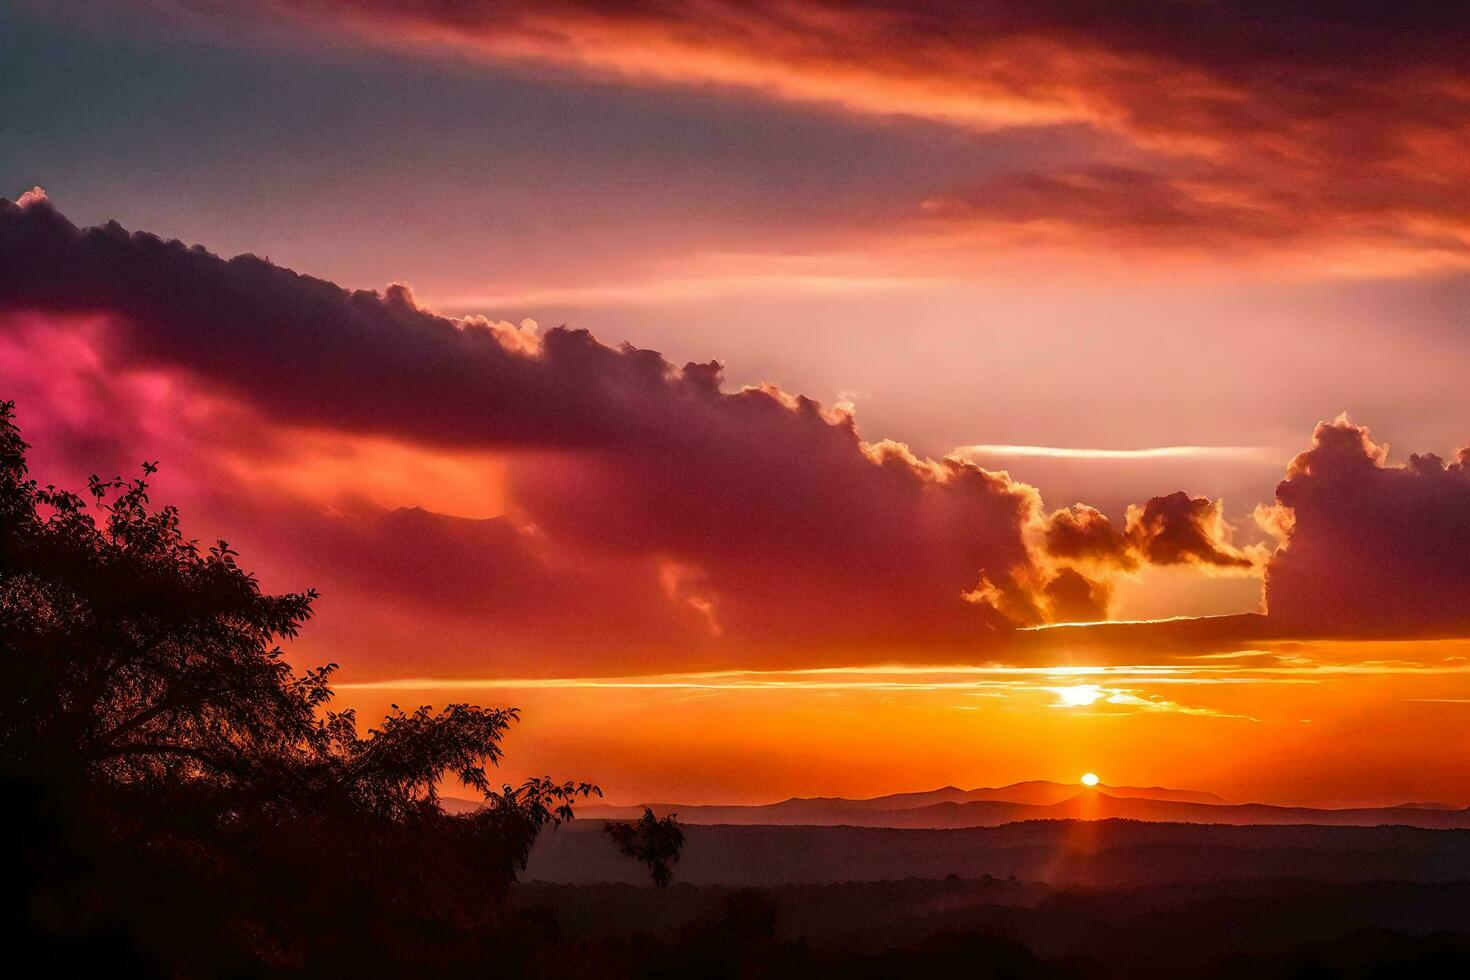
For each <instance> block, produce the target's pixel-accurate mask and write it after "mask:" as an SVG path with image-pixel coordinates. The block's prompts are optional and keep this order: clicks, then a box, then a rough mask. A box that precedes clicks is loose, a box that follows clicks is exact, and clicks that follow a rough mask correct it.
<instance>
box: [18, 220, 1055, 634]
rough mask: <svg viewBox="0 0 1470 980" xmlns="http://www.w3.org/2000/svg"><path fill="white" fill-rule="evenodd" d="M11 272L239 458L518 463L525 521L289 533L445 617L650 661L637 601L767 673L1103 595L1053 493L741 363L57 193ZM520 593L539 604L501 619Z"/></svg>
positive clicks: (27, 230)
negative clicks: (933, 451) (810, 656)
mask: <svg viewBox="0 0 1470 980" xmlns="http://www.w3.org/2000/svg"><path fill="white" fill-rule="evenodd" d="M0 270H4V271H3V273H0V312H5V311H8V312H9V314H10V316H9V318H8V319H7V320H6V324H7V329H8V330H11V331H14V330H18V329H19V328H17V327H16V326H15V324H16V323H19V322H21V320H25V321H26V322H31V323H34V322H36V321H38V320H40V321H43V322H50V323H53V324H57V325H60V326H59V327H58V329H63V330H64V328H65V326H66V325H67V324H72V323H76V322H83V321H84V322H86V323H87V324H89V325H90V326H89V330H90V332H89V333H88V334H87V336H86V337H85V338H84V339H85V340H86V347H87V350H88V352H89V356H92V357H94V358H95V359H96V361H97V363H96V365H95V368H96V370H95V371H94V372H93V377H94V379H104V380H105V379H107V378H111V377H118V378H121V377H125V376H126V377H131V376H134V375H139V374H149V375H153V376H157V377H160V378H163V379H172V381H170V383H184V384H186V385H187V387H188V388H189V389H190V390H191V391H195V392H197V393H199V395H200V396H201V397H207V398H211V399H214V400H216V401H219V402H224V403H228V404H231V405H235V406H238V407H239V411H238V412H237V422H236V425H235V428H234V429H233V430H231V431H228V432H223V431H221V432H213V433H209V434H208V442H209V443H210V444H212V445H213V448H214V450H215V451H216V452H222V451H223V450H225V449H228V448H229V447H230V446H232V445H233V444H235V443H242V444H250V445H252V446H254V449H253V450H252V451H253V452H257V453H259V452H265V451H267V450H266V449H262V448H261V447H262V446H263V445H269V447H270V449H269V451H272V452H276V453H289V452H290V451H291V450H290V448H289V447H290V445H291V440H290V439H289V438H287V437H285V436H280V437H274V438H273V437H272V436H271V435H270V432H269V431H267V432H265V433H262V432H260V431H257V430H258V429H261V428H264V429H266V430H283V431H285V430H301V429H307V430H320V429H328V430H335V431H340V432H346V433H356V434H359V435H364V436H372V437H375V438H376V437H389V438H392V439H395V440H400V441H402V442H404V443H407V444H412V445H414V446H417V447H420V448H421V449H423V450H425V451H439V452H455V453H471V452H479V453H491V454H495V455H497V456H498V457H500V458H502V459H503V460H504V462H505V465H506V477H505V482H506V487H505V488H497V490H496V492H497V493H502V492H503V493H504V494H505V495H506V497H507V502H506V504H505V507H506V514H505V516H506V519H507V520H506V522H500V523H491V524H483V523H478V522H454V521H452V520H448V519H442V518H439V517H436V516H434V515H429V514H425V513H421V512H413V511H401V512H397V513H396V514H390V515H379V516H377V517H372V516H370V515H367V512H366V511H362V510H361V509H359V510H358V511H357V512H356V516H355V517H354V518H353V519H351V520H348V519H345V518H343V517H342V515H341V514H340V513H339V514H337V515H336V516H335V517H334V521H329V522H327V523H326V524H325V525H324V527H329V528H330V536H331V538H332V539H331V540H317V538H316V537H315V532H314V531H313V530H312V529H311V525H310V522H309V521H306V522H302V521H297V522H287V525H286V526H289V528H290V531H291V533H289V534H286V535H284V538H283V546H291V547H295V548H296V549H297V551H298V552H299V553H301V554H302V555H304V556H307V557H306V559H305V560H306V561H307V562H308V563H314V564H315V566H316V567H320V568H323V569H324V570H326V571H328V572H330V573H331V574H332V575H333V576H334V577H336V578H338V579H340V580H342V581H344V582H347V583H348V584H349V585H352V586H353V587H356V588H360V589H361V591H362V592H363V593H364V594H370V593H371V591H372V590H373V589H377V590H379V591H384V592H390V593H391V592H394V591H395V589H396V591H397V592H398V593H399V594H398V595H397V596H396V599H399V600H407V599H412V600H413V601H414V602H415V603H417V604H418V606H419V607H420V608H423V609H426V610H429V611H430V612H432V613H433V615H434V616H436V617H437V616H440V615H441V614H442V605H443V603H442V602H439V600H440V599H443V598H445V597H448V598H449V599H450V600H452V601H451V603H450V604H451V605H454V606H456V607H460V608H465V609H481V610H482V611H483V612H484V613H485V615H486V616H487V617H489V618H491V619H495V620H497V621H500V622H506V621H510V620H511V619H512V618H513V617H514V616H515V615H518V614H519V613H518V610H517V609H516V608H512V607H514V606H516V604H517V603H526V604H529V605H530V606H532V607H534V608H535V609H536V610H537V612H538V614H540V615H542V616H543V617H548V618H550V617H556V616H559V615H563V614H565V615H566V616H567V618H568V620H569V621H572V622H577V623H579V624H581V626H580V628H581V629H582V630H583V631H584V639H585V641H586V643H587V645H588V646H589V647H590V648H598V647H599V645H600V644H602V643H603V641H604V640H606V641H607V642H606V646H608V647H613V646H616V647H619V648H620V649H622V650H624V651H626V650H627V648H628V647H629V646H630V645H631V643H632V642H633V641H632V640H631V639H629V637H636V636H637V635H639V634H638V628H637V627H638V626H639V616H638V615H635V614H632V613H629V614H628V615H626V616H621V617H620V615H619V614H618V613H617V610H618V609H621V608H627V609H636V610H645V611H646V617H645V619H646V622H645V623H643V625H645V626H647V634H646V636H645V638H646V639H648V640H649V642H650V644H651V646H654V647H657V648H658V649H661V650H664V651H670V650H672V649H673V648H674V647H675V646H677V645H678V643H680V642H682V643H684V644H685V647H686V652H687V651H698V650H704V649H706V648H707V647H708V644H709V643H710V642H712V641H713V640H714V639H718V640H719V642H721V643H723V644H724V645H725V646H724V647H723V649H724V650H725V651H726V653H725V654H724V655H725V656H727V657H729V658H731V659H734V660H739V659H741V658H747V659H751V660H752V662H754V658H757V657H759V656H783V655H785V654H784V653H782V651H790V650H795V649H804V650H810V649H813V648H825V649H829V650H831V649H833V648H834V645H836V646H840V647H841V649H842V651H843V652H841V653H837V652H833V653H831V654H829V655H831V656H834V657H841V656H855V657H859V658H861V657H872V656H878V655H880V651H881V653H882V654H884V655H891V653H892V651H893V650H894V649H896V648H931V649H932V648H939V647H945V646H948V647H951V648H964V649H972V648H973V647H974V646H975V645H976V644H979V645H982V646H983V645H984V644H986V643H987V642H989V638H990V637H993V636H994V635H995V634H996V633H997V632H999V631H1003V630H1005V629H1008V628H1009V627H1010V626H1012V625H1014V624H1015V623H1017V622H1021V623H1029V622H1037V621H1041V620H1043V619H1045V618H1047V617H1048V616H1049V615H1050V612H1049V611H1050V610H1052V608H1053V607H1056V608H1057V609H1061V608H1062V607H1064V606H1065V607H1066V608H1067V609H1073V608H1076V607H1077V606H1078V605H1079V604H1080V603H1081V602H1083V590H1081V589H1079V588H1078V587H1077V583H1075V582H1072V581H1070V580H1067V581H1063V582H1054V581H1053V579H1054V575H1053V574H1052V573H1051V572H1050V571H1048V570H1044V569H1042V568H1040V567H1038V566H1037V564H1036V561H1035V556H1034V555H1033V553H1032V551H1031V549H1030V547H1029V545H1028V542H1027V531H1028V528H1029V527H1031V526H1032V525H1033V524H1034V522H1035V521H1036V520H1037V519H1038V515H1039V514H1040V499H1039V496H1038V495H1037V493H1036V491H1035V490H1034V489H1033V488H1031V487H1029V486H1027V485H1025V484H1023V483H1019V482H1017V481H1015V480H1012V479H1011V478H1010V477H1009V476H1008V475H1006V474H1005V473H994V472H989V471H986V470H984V469H981V468H980V467H978V466H976V465H975V464H973V463H969V462H966V461H965V460H962V459H960V458H958V457H953V456H951V457H946V458H944V459H940V460H932V459H926V458H920V457H918V456H916V455H915V454H913V453H912V452H910V451H909V450H908V449H907V447H905V446H903V445H901V444H897V443H888V442H884V443H876V444H869V443H867V442H865V441H864V440H863V439H862V438H861V437H860V435H859V433H858V429H857V426H856V423H855V421H854V419H853V417H852V416H851V415H850V414H847V413H843V412H836V411H830V410H825V409H823V408H822V407H821V406H820V405H818V404H817V403H816V402H813V401H811V400H810V399H806V398H803V397H800V396H793V395H790V394H788V393H786V392H783V391H781V390H780V389H777V388H774V387H770V386H760V387H753V388H748V389H744V390H740V391H726V390H724V388H723V385H722V379H721V368H720V365H719V364H717V363H713V362H711V363H706V364H687V365H685V366H684V367H682V368H679V367H676V366H674V365H672V364H670V363H668V362H667V361H665V360H664V359H663V358H662V357H661V356H660V355H658V354H657V353H656V352H652V351H645V350H637V349H634V348H631V347H623V348H611V347H608V346H605V345H603V344H601V343H599V342H598V341H596V340H595V339H594V338H593V337H592V336H591V335H590V334H588V333H586V332H585V331H578V330H568V329H560V328H559V329H554V330H550V331H546V332H544V333H539V334H537V333H534V332H533V331H531V330H530V329H529V328H514V327H511V326H509V325H502V324H493V323H489V322H487V321H484V320H483V319H479V318H466V319H463V320H450V319H447V318H444V317H440V316H437V315H435V314H433V313H431V312H429V311H427V310H424V309H421V308H419V307H418V306H417V305H416V303H415V301H414V299H413V296H412V293H411V292H410V291H409V290H408V289H407V288H406V287H402V286H394V287H390V288H389V289H388V290H387V291H386V292H385V293H384V294H383V295H378V294H375V293H371V292H364V291H358V292H349V291H346V290H343V289H340V288H339V287H337V286H335V285H333V284H331V283H329V282H324V281H322V280H318V279H312V278H309V277H306V276H302V275H298V274H296V273H294V272H291V271H290V270H287V269H282V268H278V267H276V266H273V265H271V264H270V263H268V262H266V261H264V260H261V259H258V258H255V257H253V256H241V257H238V258H235V259H231V260H228V261H226V260H223V259H220V258H218V257H216V256H214V255H211V254H209V253H208V252H206V251H204V250H203V249H202V248H197V247H195V248H189V247H186V246H184V245H183V244H181V243H179V242H166V241H162V240H160V239H158V238H155V237H153V236H150V235H145V234H130V233H128V232H127V231H125V230H124V229H122V228H121V227H119V226H118V225H116V224H109V225H107V226H105V227H102V228H91V229H85V230H83V229H78V228H76V227H74V226H73V225H71V224H70V223H69V222H68V221H67V220H66V219H65V218H64V217H62V216H61V215H60V214H59V213H58V212H57V211H56V210H55V209H54V208H53V207H52V206H51V205H50V204H49V203H48V202H46V201H45V200H43V199H39V198H37V199H33V200H32V201H30V202H28V203H27V205H26V206H25V207H19V206H17V205H12V204H9V203H0ZM239 419H243V420H244V421H240V420H239ZM202 449H203V450H204V451H206V452H207V451H209V447H208V446H204V447H202ZM142 451H147V450H146V449H144V450H142ZM149 455H150V456H151V455H153V454H152V453H151V452H150V453H149ZM275 468H276V469H277V470H279V469H280V466H279V465H277V466H276V467H275ZM236 469H238V467H236ZM217 509H218V511H219V512H220V513H226V512H227V510H228V508H226V507H224V506H223V505H219V506H218V508H217ZM512 529H515V530H514V531H513V530H512ZM323 533H328V532H326V531H323ZM523 533H524V534H526V535H531V536H533V538H534V540H535V542H536V543H535V544H534V546H533V545H532V544H531V543H530V541H529V540H528V539H523V538H522V537H521V536H520V535H521V534H523ZM293 538H294V544H291V542H292V540H293ZM343 538H355V540H342V539H343ZM551 568H555V569H559V571H558V572H557V573H556V575H552V573H551V572H550V571H547V569H551ZM410 569H412V574H409V570H410ZM671 569H672V570H674V571H670V570H671ZM398 576H402V577H403V578H404V579H405V584H404V585H402V586H401V587H395V586H394V585H393V582H394V579H395V577H398ZM557 576H560V577H557ZM369 578H375V579H378V580H380V581H378V584H376V585H374V586H372V588H369V584H368V582H367V580H368V579H369ZM408 579H412V580H413V581H412V582H408V581H407V580H408ZM624 579H632V580H634V581H636V582H637V583H638V586H637V587H636V588H634V587H631V586H627V585H626V584H625V583H624V581H623V580H624ZM557 582H560V583H561V584H559V585H558V584H556V583H557ZM528 583H530V584H529V585H528ZM505 590H509V592H508V593H507V594H510V595H514V596H517V597H518V598H516V599H515V600H514V602H508V603H506V604H502V605H500V606H497V605H496V604H495V602H494V596H495V595H496V594H499V593H500V592H502V591H505ZM482 593H483V594H482ZM584 593H586V594H595V595H600V596H601V597H602V598H601V599H600V600H598V602H597V603H594V604H592V605H590V606H589V604H588V603H587V602H585V601H581V600H578V599H577V598H576V597H577V595H580V594H584ZM472 594H473V595H478V596H480V598H478V599H475V600H473V601H471V599H470V598H469V597H470V596H471V595H472ZM992 595H993V596H994V601H991V599H990V598H989V597H990V596H992ZM609 597H612V598H609ZM617 597H621V598H617ZM436 603H438V605H436ZM1002 607H1003V610H1002ZM589 608H590V609H592V610H593V612H595V613H596V614H595V615H594V614H592V613H588V614H586V615H583V614H581V613H578V612H577V610H586V609H589ZM671 610H673V612H672V613H671ZM599 622H603V623H606V624H607V625H606V633H607V634H608V635H607V636H599V632H598V623H599ZM618 624H623V625H626V626H627V629H626V630H623V629H622V627H621V626H619V625H618ZM670 624H673V626H672V627H671V626H670ZM671 630H672V632H671ZM681 631H682V632H681ZM613 634H616V635H617V636H618V637H619V638H618V639H616V641H614V640H613V639H609V638H608V637H609V636H611V635H613ZM624 640H627V642H624ZM655 641H656V642H655ZM668 655H670V656H672V655H674V654H672V653H670V654H668ZM689 655H692V654H689Z"/></svg>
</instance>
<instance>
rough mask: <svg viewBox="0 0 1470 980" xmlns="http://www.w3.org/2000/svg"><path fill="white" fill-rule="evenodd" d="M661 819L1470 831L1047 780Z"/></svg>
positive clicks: (700, 810)
mask: <svg viewBox="0 0 1470 980" xmlns="http://www.w3.org/2000/svg"><path fill="white" fill-rule="evenodd" d="M648 806H650V807H651V808H652V809H653V811H654V812H655V813H656V814H658V815H659V816H663V815H664V814H667V813H677V814H678V816H679V819H680V820H681V821H682V822H684V823H688V824H734V825H745V826H749V825H761V824H764V825H773V826H807V825H812V826H846V827H895V828H911V829H946V828H957V827H997V826H1000V825H1002V824H1007V823H1015V822H1017V821H1021V820H1108V819H1126V820H1143V821H1149V822H1156V823H1158V822H1162V823H1199V824H1231V825H1238V826H1240V825H1245V826H1249V825H1279V824H1305V825H1315V826H1343V825H1347V826H1366V827H1372V826H1379V825H1398V826H1408V827H1424V828H1431V829H1453V828H1464V829H1470V810H1459V809H1453V808H1449V807H1444V806H1440V805H1436V804H1418V803H1410V804H1404V805H1402V806H1391V807H1357V808H1345V809H1321V808H1313V807H1286V806H1273V805H1270V804H1265V803H1230V802H1227V801H1226V800H1224V799H1222V798H1221V797H1219V796H1216V795H1215V794H1213V793H1206V792H1201V791H1198V790H1178V789H1167V788H1163V787H1136V786H1098V787H1095V788H1087V787H1080V786H1075V785H1068V784H1065V783H1054V782H1048V781H1045V780H1033V781H1029V782H1022V783H1013V784H1011V785H1009V786H1000V787H993V788H991V787H986V788H981V789H971V790H963V789H959V788H958V787H954V786H945V787H943V788H940V789H936V790H930V791H927V792H922V793H899V794H894V795H891V796H879V797H874V798H872V799H865V800H849V799H843V798H841V797H814V798H794V799H789V800H783V801H781V802H780V803H769V804H765V805H760V806H723V805H713V806H711V805H690V806H681V805H678V804H673V803H653V804H648ZM642 812H643V806H642V805H640V806H602V805H597V806H586V807H581V808H579V809H578V813H579V815H581V816H583V817H588V818H593V819H605V820H626V819H630V818H636V817H637V816H638V815H639V814H641V813H642Z"/></svg>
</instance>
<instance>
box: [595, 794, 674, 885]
mask: <svg viewBox="0 0 1470 980" xmlns="http://www.w3.org/2000/svg"><path fill="white" fill-rule="evenodd" d="M603 830H605V831H607V833H608V835H609V836H611V837H612V839H613V840H615V841H617V843H618V847H619V849H621V850H622V852H623V853H624V854H626V855H627V856H628V857H630V858H632V859H633V860H635V861H642V862H643V863H644V864H646V865H648V871H649V873H650V874H651V875H652V876H653V883H654V884H655V885H657V886H658V887H660V888H663V887H664V886H665V885H667V884H668V883H669V882H671V881H673V880H674V869H673V867H672V866H673V865H675V864H677V863H678V861H679V855H680V853H681V852H682V851H683V850H684V830H683V828H682V827H680V826H679V822H678V821H677V820H676V819H675V818H674V814H672V813H671V814H669V815H668V816H666V817H664V818H663V819H662V820H660V819H659V818H658V817H655V816H654V815H653V810H651V809H647V808H645V809H644V811H643V816H642V817H640V818H639V819H638V820H637V821H636V822H634V823H620V822H617V821H609V822H608V823H606V824H604V825H603Z"/></svg>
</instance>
